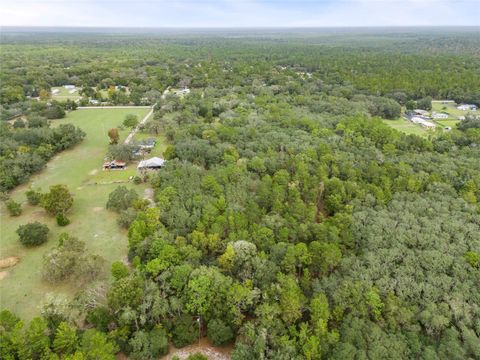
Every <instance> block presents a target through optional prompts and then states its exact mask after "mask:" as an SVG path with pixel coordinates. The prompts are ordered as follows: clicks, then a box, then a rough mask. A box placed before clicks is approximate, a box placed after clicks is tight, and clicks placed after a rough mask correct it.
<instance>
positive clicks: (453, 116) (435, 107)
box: [432, 102, 470, 121]
mask: <svg viewBox="0 0 480 360" xmlns="http://www.w3.org/2000/svg"><path fill="white" fill-rule="evenodd" d="M457 106H458V104H456V103H447V104H442V103H441V102H433V103H432V111H436V112H444V113H447V114H448V115H449V117H448V120H456V121H458V117H459V116H465V115H467V114H468V113H469V112H470V111H464V110H458V109H457Z"/></svg>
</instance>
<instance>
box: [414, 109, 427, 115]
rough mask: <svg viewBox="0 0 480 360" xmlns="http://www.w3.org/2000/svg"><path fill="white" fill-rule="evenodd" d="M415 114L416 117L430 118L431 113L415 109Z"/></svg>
mask: <svg viewBox="0 0 480 360" xmlns="http://www.w3.org/2000/svg"><path fill="white" fill-rule="evenodd" d="M413 112H414V113H415V115H419V116H430V113H429V112H428V111H427V110H422V109H415V110H413Z"/></svg>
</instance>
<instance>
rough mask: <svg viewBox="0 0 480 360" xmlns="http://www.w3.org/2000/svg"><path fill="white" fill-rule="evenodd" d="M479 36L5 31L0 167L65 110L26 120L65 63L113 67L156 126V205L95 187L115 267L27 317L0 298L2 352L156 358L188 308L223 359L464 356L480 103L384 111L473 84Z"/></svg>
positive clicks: (83, 77)
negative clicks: (463, 111)
mask: <svg viewBox="0 0 480 360" xmlns="http://www.w3.org/2000/svg"><path fill="white" fill-rule="evenodd" d="M479 35H480V34H479V32H478V30H475V29H469V30H463V31H461V30H459V29H450V30H449V31H446V30H445V31H440V30H439V29H435V30H428V31H427V30H403V31H400V30H397V31H384V32H382V31H380V30H379V31H373V30H369V31H360V30H359V31H357V32H343V33H339V32H330V31H326V32H325V33H322V32H318V31H314V30H312V31H305V32H303V33H297V32H291V33H288V34H287V35H285V34H282V33H276V32H273V31H271V32H268V31H267V32H240V31H239V32H234V31H232V32H229V33H225V34H222V35H218V34H213V35H212V34H210V33H204V34H200V35H196V36H194V35H191V34H188V33H184V34H174V33H167V34H156V33H152V34H148V35H147V34H138V33H124V34H121V33H120V34H119V33H111V34H108V35H105V34H93V33H92V34H90V33H88V34H87V33H75V34H66V33H63V34H62V33H35V34H31V33H29V34H25V33H5V34H2V42H3V44H2V52H1V57H2V63H3V66H2V69H1V82H2V86H1V101H2V106H3V107H4V111H5V112H6V113H8V114H9V116H12V115H15V114H18V113H21V114H24V115H25V116H26V117H27V120H26V121H27V123H26V124H25V125H24V126H23V127H21V126H17V127H15V126H14V125H11V124H10V123H9V122H7V121H4V122H3V125H2V133H1V136H2V139H6V140H7V141H8V143H5V144H3V145H2V146H1V148H0V155H1V158H0V159H1V161H2V168H3V167H4V166H13V165H9V164H11V163H12V162H17V161H19V160H17V159H18V158H19V156H20V155H19V153H20V152H22V151H21V150H19V148H20V147H22V146H23V147H25V146H29V149H30V150H29V151H27V152H26V153H27V154H28V153H30V154H33V155H35V154H36V153H37V152H38V151H40V150H39V149H40V148H44V147H46V146H52V144H51V142H50V140H49V139H51V137H52V136H53V137H55V136H57V137H58V136H60V135H61V134H60V135H58V134H56V132H58V131H61V130H64V129H66V128H62V129H61V130H60V128H54V129H50V128H49V127H48V126H44V127H41V128H40V129H41V135H42V137H40V135H39V134H37V132H40V130H35V127H33V126H30V125H29V123H28V122H29V121H32V120H31V119H35V118H36V117H38V116H42V115H41V114H42V111H43V112H45V109H46V108H45V107H43V108H42V107H41V106H40V105H38V103H43V100H42V99H39V100H38V101H37V100H34V99H33V98H34V97H37V96H40V94H39V93H40V91H41V90H47V91H50V89H51V88H52V87H54V86H62V85H65V84H74V85H76V86H77V87H80V88H82V89H91V91H90V90H88V92H89V93H88V94H87V95H86V97H93V96H95V92H97V91H98V90H99V89H105V90H108V89H110V91H111V94H115V91H114V90H113V88H112V87H114V86H116V85H124V86H128V88H129V93H128V94H124V95H122V96H123V97H120V96H119V95H118V94H117V95H115V96H114V97H113V98H112V99H111V102H112V103H115V101H117V103H120V104H121V103H128V104H140V103H147V104H151V105H153V104H155V112H154V116H153V119H151V120H150V121H149V122H148V123H147V124H145V129H144V130H145V131H147V132H150V133H151V134H158V133H162V134H164V135H165V138H166V139H167V141H168V146H167V148H166V150H165V152H164V157H165V158H166V159H167V163H166V166H165V167H164V168H163V169H161V170H160V171H158V172H157V173H155V174H153V175H151V176H149V177H148V179H147V181H148V182H149V184H150V186H152V188H153V189H154V193H155V195H154V200H155V202H154V206H151V207H149V206H146V205H145V204H142V203H141V202H140V203H139V201H138V195H136V194H135V192H133V193H132V192H130V191H128V190H127V189H126V188H119V189H117V190H116V191H115V192H114V193H112V194H111V195H110V200H109V202H108V203H107V208H109V209H113V211H117V212H118V213H119V217H120V219H121V223H122V224H123V225H124V226H126V227H127V228H128V242H129V256H128V257H129V264H128V266H126V265H124V264H123V263H120V262H118V263H116V264H114V266H112V277H113V280H112V282H111V283H109V284H107V285H105V284H95V283H94V284H92V285H91V287H90V288H88V289H87V290H86V291H84V292H82V293H80V294H79V295H78V296H77V298H76V299H75V301H73V302H72V303H70V304H68V305H66V308H62V309H59V310H58V311H51V308H50V311H44V313H43V317H39V318H36V319H34V320H33V321H32V322H31V323H30V324H24V323H23V322H22V321H21V320H20V319H18V318H16V317H15V316H14V315H13V314H11V313H9V312H8V311H4V312H2V313H0V314H1V316H0V326H1V327H0V336H1V337H2V345H1V347H0V351H1V354H2V358H8V359H17V358H18V359H26V358H52V359H53V358H56V357H55V356H59V357H61V358H68V359H81V358H82V357H81V356H82V354H83V356H85V358H87V359H89V358H95V357H94V356H95V355H94V354H95V351H94V349H93V348H96V350H97V351H98V353H99V354H100V353H101V354H102V355H101V356H102V357H100V358H102V359H103V358H105V359H110V358H113V354H114V353H115V352H118V351H122V352H123V353H125V354H127V355H128V356H130V357H131V358H132V359H154V358H157V357H158V356H159V355H161V354H164V353H165V352H166V351H168V341H172V342H173V343H174V344H175V345H176V346H179V347H180V346H184V345H187V344H190V343H193V342H194V341H196V339H197V335H198V326H199V325H198V323H197V319H199V320H198V321H199V322H200V324H203V325H200V326H201V332H202V333H203V334H206V335H207V336H208V338H209V339H210V340H211V341H212V342H213V343H214V344H215V345H220V344H225V343H231V342H233V341H234V342H235V345H234V349H233V352H232V359H235V360H244V359H247V360H248V359H252V360H254V359H285V360H287V359H288V360H291V359H312V360H313V359H425V360H426V359H445V360H446V359H480V345H479V344H480V307H479V305H480V292H479V291H478V288H479V284H480V205H479V204H480V161H479V159H480V121H479V120H478V118H477V117H471V118H468V119H467V120H466V121H467V122H466V124H468V126H463V127H462V126H459V127H458V128H456V129H452V131H449V132H442V131H439V132H435V133H432V134H431V135H430V136H428V137H419V136H416V135H406V134H404V133H401V132H398V131H396V130H394V129H392V128H391V127H389V126H388V124H385V122H384V121H382V119H381V118H383V119H396V118H398V117H399V116H400V113H401V111H402V107H403V106H405V104H406V103H407V102H408V101H409V100H421V99H424V98H427V97H433V98H448V99H453V100H456V101H459V102H460V101H465V102H470V103H473V104H477V105H480V53H479V49H480V36H479ZM170 87H171V88H184V87H186V88H189V89H191V92H190V93H189V94H188V95H186V96H184V97H180V96H175V95H172V94H169V93H166V95H165V93H164V91H165V90H167V89H169V88H170ZM85 91H87V90H85ZM162 94H164V95H165V96H162ZM28 97H31V99H29V98H28ZM115 99H116V100H115ZM80 101H82V100H80ZM426 102H427V103H429V102H430V103H431V99H430V100H428V101H426ZM53 105H54V106H59V107H62V108H65V107H67V108H68V106H67V105H65V104H63V103H60V104H53ZM45 106H46V107H47V108H49V106H50V107H51V106H52V104H50V105H49V106H47V105H45ZM43 116H46V114H45V113H43ZM5 120H8V117H7V116H5ZM57 129H58V130H57ZM69 131H71V133H72V134H76V136H75V137H73V139H72V140H71V141H72V142H73V141H76V142H77V141H80V139H81V137H82V134H81V133H80V131H79V130H75V128H74V127H72V128H69ZM75 131H76V132H75ZM37 138H38V140H35V139H37ZM31 139H32V140H31ZM34 140H35V141H36V142H35V141H34ZM2 143H3V142H2ZM51 151H52V153H53V152H54V151H56V149H55V148H52V149H51ZM33 155H32V156H33ZM24 156H25V157H28V156H27V155H24ZM35 156H36V155H35ZM49 156H50V153H49ZM47 159H48V156H46V157H45V158H44V160H45V161H46V160H47ZM15 166H16V167H14V168H15V169H16V168H17V167H18V166H19V165H16V164H15ZM8 176H11V175H10V172H4V173H3V174H2V181H3V183H0V184H1V185H2V186H3V188H2V190H6V189H9V188H11V187H12V186H14V185H15V184H8V183H6V182H5V181H6V180H4V179H8ZM21 181H22V180H18V181H17V183H18V182H21ZM119 231H120V229H119ZM73 235H75V234H73ZM73 314H74V315H73ZM86 329H88V330H86ZM47 335H48V336H47ZM55 354H56V355H55ZM57 358H58V357H57ZM96 358H98V357H96Z"/></svg>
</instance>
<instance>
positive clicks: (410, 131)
mask: <svg viewBox="0 0 480 360" xmlns="http://www.w3.org/2000/svg"><path fill="white" fill-rule="evenodd" d="M383 123H384V124H387V125H388V126H390V127H392V128H394V129H395V130H398V131H401V132H403V133H405V134H407V135H418V136H422V137H426V136H428V134H429V133H432V131H428V130H427V129H425V128H423V127H422V126H421V125H418V124H414V123H412V122H410V121H408V120H407V119H404V118H403V117H401V118H399V119H396V120H387V119H383Z"/></svg>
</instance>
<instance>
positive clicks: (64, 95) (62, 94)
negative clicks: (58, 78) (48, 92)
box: [52, 86, 82, 101]
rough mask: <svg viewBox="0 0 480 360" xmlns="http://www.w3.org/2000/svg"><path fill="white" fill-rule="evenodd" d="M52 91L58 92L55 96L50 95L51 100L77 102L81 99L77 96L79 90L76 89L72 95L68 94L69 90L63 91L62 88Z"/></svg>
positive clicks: (55, 88) (57, 87) (58, 87)
mask: <svg viewBox="0 0 480 360" xmlns="http://www.w3.org/2000/svg"><path fill="white" fill-rule="evenodd" d="M53 90H59V92H58V93H57V94H55V95H52V99H53V100H57V101H65V100H77V99H81V98H82V97H81V96H80V94H79V91H80V88H77V91H75V92H74V93H72V94H70V90H68V89H65V88H64V87H63V86H56V87H52V91H53Z"/></svg>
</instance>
